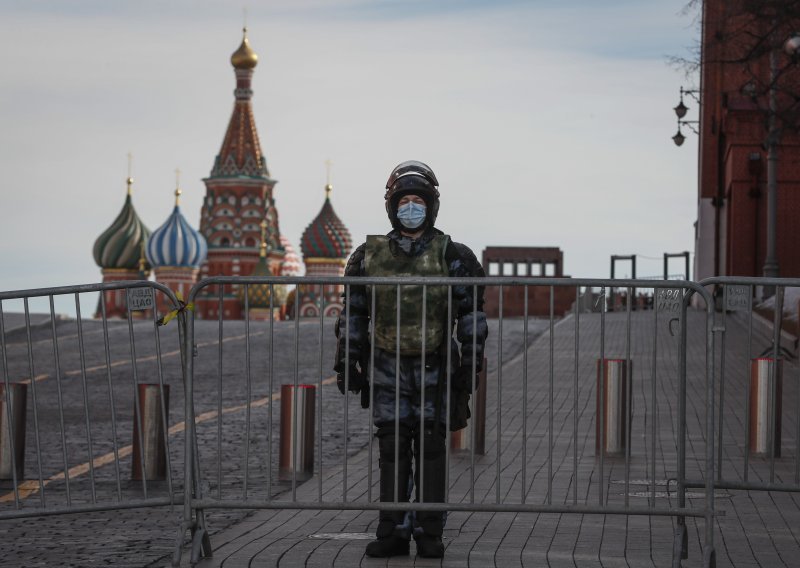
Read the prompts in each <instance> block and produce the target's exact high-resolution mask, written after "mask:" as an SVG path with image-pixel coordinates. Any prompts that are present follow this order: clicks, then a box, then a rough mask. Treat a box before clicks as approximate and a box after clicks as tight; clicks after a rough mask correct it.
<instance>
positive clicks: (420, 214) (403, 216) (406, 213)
mask: <svg viewBox="0 0 800 568" xmlns="http://www.w3.org/2000/svg"><path fill="white" fill-rule="evenodd" d="M426 215H427V209H426V207H425V206H424V205H420V204H419V203H414V202H413V201H411V202H409V203H406V204H405V205H401V206H400V207H398V208H397V219H398V220H399V221H400V223H401V224H402V225H403V226H404V227H405V228H406V229H416V228H418V227H419V226H420V225H422V224H423V223H424V222H425V216H426Z"/></svg>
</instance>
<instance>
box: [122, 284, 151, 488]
mask: <svg viewBox="0 0 800 568" xmlns="http://www.w3.org/2000/svg"><path fill="white" fill-rule="evenodd" d="M130 304H131V303H130V288H126V289H125V313H126V314H127V315H128V340H129V342H130V347H131V369H132V370H133V376H132V380H133V414H134V416H133V419H134V420H135V421H136V429H137V431H138V432H139V442H140V443H139V469H140V470H141V475H142V494H143V495H144V498H145V499H147V475H146V474H145V468H144V460H145V457H144V428H142V401H141V400H140V398H139V373H138V370H137V368H136V338H135V336H134V332H133V314H132V312H131V309H130Z"/></svg>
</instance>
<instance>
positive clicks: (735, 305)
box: [725, 284, 750, 312]
mask: <svg viewBox="0 0 800 568" xmlns="http://www.w3.org/2000/svg"><path fill="white" fill-rule="evenodd" d="M725 292H726V293H727V300H726V302H725V309H726V310H728V311H729V312H735V311H737V310H746V309H747V306H748V305H749V304H750V286H747V285H743V284H728V285H727V286H725Z"/></svg>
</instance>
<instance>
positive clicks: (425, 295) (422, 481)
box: [416, 284, 438, 503]
mask: <svg viewBox="0 0 800 568" xmlns="http://www.w3.org/2000/svg"><path fill="white" fill-rule="evenodd" d="M427 304H428V286H427V284H423V285H422V357H421V360H420V367H421V368H420V389H419V390H420V393H419V396H420V406H419V408H420V412H419V456H420V460H419V463H417V464H416V466H417V468H418V469H419V501H420V503H424V502H425V387H426V386H427V385H426V383H427V381H426V379H427V376H426V375H427V372H426V369H425V350H426V345H425V334H426V333H427V332H428V329H427V322H426V321H425V320H426V318H427V315H428V312H427V307H428V306H427ZM434 404H438V401H435V402H434ZM434 417H435V413H434Z"/></svg>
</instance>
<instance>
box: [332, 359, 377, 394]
mask: <svg viewBox="0 0 800 568" xmlns="http://www.w3.org/2000/svg"><path fill="white" fill-rule="evenodd" d="M344 378H345V377H344V372H343V371H342V372H339V373H338V374H337V375H336V386H337V387H339V392H340V393H342V394H345V392H344V387H345V383H344ZM348 381H349V383H348V385H347V386H349V387H350V392H352V393H354V394H358V393H360V392H361V389H363V388H365V387H369V381H368V380H367V377H366V376H365V374H364V373H363V372H362V371H361V370H360V369H359V368H358V367H357V366H356V365H355V364H353V365H350V376H349V377H348Z"/></svg>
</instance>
